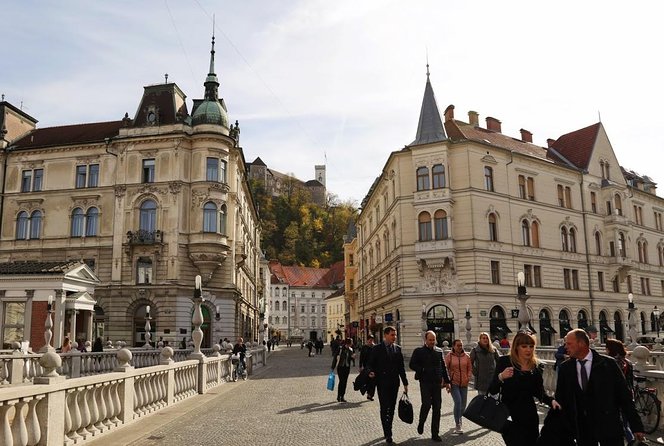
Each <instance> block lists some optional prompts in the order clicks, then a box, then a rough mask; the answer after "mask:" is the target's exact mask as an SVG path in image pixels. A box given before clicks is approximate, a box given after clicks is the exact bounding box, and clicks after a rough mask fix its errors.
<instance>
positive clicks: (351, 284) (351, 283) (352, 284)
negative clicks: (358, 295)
mask: <svg viewBox="0 0 664 446" xmlns="http://www.w3.org/2000/svg"><path fill="white" fill-rule="evenodd" d="M348 288H350V290H351V291H352V290H354V289H355V281H354V280H353V279H348Z"/></svg>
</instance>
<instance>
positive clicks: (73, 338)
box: [69, 310, 77, 342]
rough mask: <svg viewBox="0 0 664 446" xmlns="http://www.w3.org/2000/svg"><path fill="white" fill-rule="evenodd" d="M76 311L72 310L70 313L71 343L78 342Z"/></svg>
mask: <svg viewBox="0 0 664 446" xmlns="http://www.w3.org/2000/svg"><path fill="white" fill-rule="evenodd" d="M76 313H77V311H76V310H71V311H70V312H69V318H70V319H69V335H70V336H71V338H70V339H69V340H70V341H72V342H74V341H77V339H76Z"/></svg>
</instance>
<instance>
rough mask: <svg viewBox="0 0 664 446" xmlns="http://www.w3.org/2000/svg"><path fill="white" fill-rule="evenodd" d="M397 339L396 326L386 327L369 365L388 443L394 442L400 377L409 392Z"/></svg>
mask: <svg viewBox="0 0 664 446" xmlns="http://www.w3.org/2000/svg"><path fill="white" fill-rule="evenodd" d="M396 340H397V330H396V328H394V327H386V328H385V330H383V342H381V343H380V344H378V345H376V346H375V347H374V348H373V349H372V350H371V357H370V358H369V366H368V370H369V378H375V379H376V386H377V387H378V401H379V402H380V421H381V423H382V424H383V434H384V435H385V441H386V442H387V443H393V441H392V421H393V420H394V409H395V407H396V405H397V396H398V394H399V378H401V381H402V382H403V387H404V390H403V391H404V393H408V378H407V377H406V369H405V368H404V365H403V354H402V353H401V347H399V346H398V345H396V344H395V343H394V342H395V341H396Z"/></svg>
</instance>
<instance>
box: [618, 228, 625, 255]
mask: <svg viewBox="0 0 664 446" xmlns="http://www.w3.org/2000/svg"><path fill="white" fill-rule="evenodd" d="M618 254H620V256H621V257H627V246H626V244H625V234H623V233H622V232H621V233H620V234H619V235H618Z"/></svg>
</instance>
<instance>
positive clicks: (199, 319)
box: [189, 276, 205, 359]
mask: <svg viewBox="0 0 664 446" xmlns="http://www.w3.org/2000/svg"><path fill="white" fill-rule="evenodd" d="M194 283H195V287H194V297H193V298H192V300H193V301H194V314H193V316H192V318H191V323H192V324H193V326H194V329H193V330H192V332H191V339H193V341H194V351H193V352H192V354H191V355H189V357H190V358H192V359H203V358H204V357H205V355H204V354H203V353H202V352H201V343H202V342H203V330H201V325H203V310H202V309H201V304H202V303H203V295H202V293H201V276H196V279H195V282H194Z"/></svg>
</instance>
